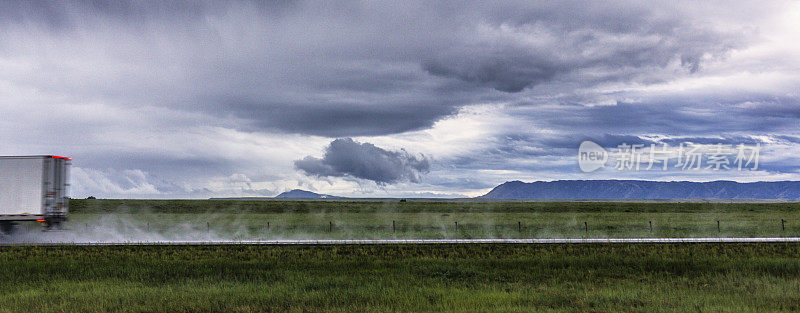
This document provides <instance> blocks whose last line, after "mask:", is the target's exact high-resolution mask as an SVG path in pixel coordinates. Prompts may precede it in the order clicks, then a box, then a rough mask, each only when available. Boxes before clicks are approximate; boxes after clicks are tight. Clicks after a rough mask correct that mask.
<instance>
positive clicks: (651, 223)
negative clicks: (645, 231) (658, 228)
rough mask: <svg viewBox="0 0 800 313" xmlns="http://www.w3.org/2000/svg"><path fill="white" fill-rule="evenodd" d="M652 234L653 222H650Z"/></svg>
mask: <svg viewBox="0 0 800 313" xmlns="http://www.w3.org/2000/svg"><path fill="white" fill-rule="evenodd" d="M650 232H651V233H652V232H653V221H650Z"/></svg>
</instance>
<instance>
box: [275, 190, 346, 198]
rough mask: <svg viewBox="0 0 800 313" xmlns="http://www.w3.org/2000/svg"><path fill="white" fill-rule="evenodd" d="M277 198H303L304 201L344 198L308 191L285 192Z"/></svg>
mask: <svg viewBox="0 0 800 313" xmlns="http://www.w3.org/2000/svg"><path fill="white" fill-rule="evenodd" d="M275 198H303V199H339V198H342V197H337V196H331V195H323V194H318V193H315V192H311V191H308V190H301V189H294V190H292V191H286V192H283V193H281V194H279V195H277V196H275Z"/></svg>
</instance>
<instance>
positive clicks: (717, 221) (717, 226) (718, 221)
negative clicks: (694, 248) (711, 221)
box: [717, 221, 720, 232]
mask: <svg viewBox="0 0 800 313" xmlns="http://www.w3.org/2000/svg"><path fill="white" fill-rule="evenodd" d="M717 232H720V230H719V221H717Z"/></svg>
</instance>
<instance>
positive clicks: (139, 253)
mask: <svg viewBox="0 0 800 313" xmlns="http://www.w3.org/2000/svg"><path fill="white" fill-rule="evenodd" d="M798 256H800V245H798V244H661V245H647V244H625V245H576V244H572V245H446V246H433V245H427V246H426V245H385V246H119V247H117V246H111V247H80V246H52V247H8V246H6V247H0V260H2V262H0V291H2V292H0V312H80V311H85V312H270V311H273V312H284V311H288V312H304V311H331V312H333V311H339V312H387V311H407V312H420V311H428V312H465V311H472V312H485V311H505V312H529V311H544V312H620V311H638V312H675V311H677V312H755V311H760V312H770V311H775V312H777V311H791V310H800V259H799V258H798Z"/></svg>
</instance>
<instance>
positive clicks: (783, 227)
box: [781, 219, 786, 231]
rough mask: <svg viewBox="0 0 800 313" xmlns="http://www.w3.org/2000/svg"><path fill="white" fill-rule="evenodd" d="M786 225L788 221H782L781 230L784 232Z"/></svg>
mask: <svg viewBox="0 0 800 313" xmlns="http://www.w3.org/2000/svg"><path fill="white" fill-rule="evenodd" d="M784 223H786V221H785V220H784V219H781V230H782V231H786V224H784Z"/></svg>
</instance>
